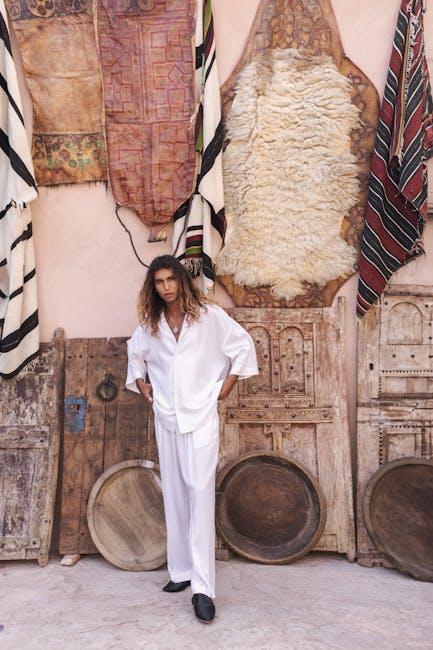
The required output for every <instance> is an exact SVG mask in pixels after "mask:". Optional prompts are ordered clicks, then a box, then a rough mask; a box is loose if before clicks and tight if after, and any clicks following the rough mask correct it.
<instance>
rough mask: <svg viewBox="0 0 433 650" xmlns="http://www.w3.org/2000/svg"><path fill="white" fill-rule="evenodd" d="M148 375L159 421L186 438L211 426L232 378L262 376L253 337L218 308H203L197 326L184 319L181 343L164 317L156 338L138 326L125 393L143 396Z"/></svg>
mask: <svg viewBox="0 0 433 650" xmlns="http://www.w3.org/2000/svg"><path fill="white" fill-rule="evenodd" d="M146 373H147V374H148V376H149V380H150V382H151V384H152V387H153V408H154V413H155V417H157V418H158V420H159V422H160V423H161V425H162V426H163V427H164V428H166V429H168V430H172V429H174V428H176V425H177V427H178V429H179V431H180V432H181V433H187V432H189V431H194V430H196V429H198V428H200V427H201V426H203V425H204V424H205V423H206V421H208V419H209V417H210V416H211V415H212V413H213V412H214V410H215V409H216V406H217V401H218V395H219V392H220V389H221V385H222V383H223V381H224V379H225V378H226V377H227V375H228V374H233V375H238V376H239V378H241V379H245V378H247V377H251V376H252V375H257V374H258V368H257V359H256V351H255V348H254V343H253V341H252V338H251V336H250V335H249V334H248V332H246V331H245V330H244V328H243V327H241V325H239V323H237V322H236V321H235V320H233V318H230V316H229V315H228V314H227V313H226V312H225V311H224V309H222V308H221V307H218V306H217V305H206V306H205V307H202V308H201V310H200V317H199V319H198V321H196V322H193V323H188V321H187V319H186V318H185V320H184V322H183V325H182V330H181V332H180V335H179V339H178V340H177V341H176V337H175V336H174V334H173V332H172V331H171V329H170V327H169V325H168V323H167V321H166V319H165V316H164V313H163V314H162V315H161V319H160V322H159V329H158V335H157V336H152V334H151V330H150V326H149V325H139V326H138V327H137V329H136V330H135V331H134V333H133V335H132V337H131V338H130V339H129V341H128V376H127V380H126V387H127V388H129V389H130V390H133V391H135V392H139V391H138V388H137V385H136V383H135V382H136V380H137V379H139V378H141V379H145V377H146Z"/></svg>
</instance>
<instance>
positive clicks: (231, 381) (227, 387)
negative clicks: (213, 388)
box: [218, 375, 239, 399]
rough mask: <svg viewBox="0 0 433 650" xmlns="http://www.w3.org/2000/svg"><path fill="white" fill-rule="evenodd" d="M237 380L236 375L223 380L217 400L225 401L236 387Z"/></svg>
mask: <svg viewBox="0 0 433 650" xmlns="http://www.w3.org/2000/svg"><path fill="white" fill-rule="evenodd" d="M238 379H239V377H238V375H229V376H228V377H226V379H224V382H223V385H222V386H221V390H220V394H219V395H218V399H225V398H226V397H228V396H229V395H230V393H231V392H232V390H233V388H234V387H235V385H236V382H237V380H238Z"/></svg>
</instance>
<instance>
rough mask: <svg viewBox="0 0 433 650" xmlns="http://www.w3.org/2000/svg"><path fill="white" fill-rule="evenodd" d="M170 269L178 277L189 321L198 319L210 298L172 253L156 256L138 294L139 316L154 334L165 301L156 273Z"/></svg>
mask: <svg viewBox="0 0 433 650" xmlns="http://www.w3.org/2000/svg"><path fill="white" fill-rule="evenodd" d="M162 270H170V271H172V272H173V275H174V276H175V278H176V279H177V282H178V287H179V297H178V300H179V306H180V309H181V311H182V313H183V314H185V317H186V319H187V320H188V322H189V323H192V322H194V321H197V320H198V319H199V316H200V307H202V306H203V305H206V304H209V302H210V301H209V300H208V298H206V296H205V295H204V294H203V293H202V292H201V291H200V290H199V289H197V287H196V286H195V285H194V283H193V280H192V277H191V275H190V274H189V273H188V271H187V270H186V269H185V267H184V266H183V265H182V264H181V263H180V262H179V260H177V259H176V258H175V257H173V256H172V255H160V256H159V257H155V259H154V260H153V261H152V262H151V264H150V266H149V270H148V272H147V276H146V279H145V281H144V284H143V287H142V289H141V291H140V294H139V296H138V305H137V310H138V318H139V320H140V322H142V323H143V324H145V325H150V330H151V333H152V336H157V334H158V324H159V319H160V318H161V314H162V312H163V310H164V304H165V303H164V301H163V299H162V298H160V296H159V295H158V293H157V291H156V289H155V273H156V272H157V271H162Z"/></svg>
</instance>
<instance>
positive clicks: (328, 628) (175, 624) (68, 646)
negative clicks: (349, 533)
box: [0, 554, 433, 650]
mask: <svg viewBox="0 0 433 650" xmlns="http://www.w3.org/2000/svg"><path fill="white" fill-rule="evenodd" d="M0 576H1V577H0V579H1V583H0V584H1V587H0V589H1V594H0V623H1V624H2V625H3V626H4V629H3V631H1V632H0V649H1V650H11V649H14V650H15V649H17V650H39V649H41V650H42V649H43V650H81V649H83V650H141V649H142V648H143V649H145V650H196V649H200V650H201V649H204V650H212V649H221V650H223V649H224V650H225V649H227V650H238V649H239V650H241V649H244V648H245V649H247V648H248V649H250V648H257V649H266V650H267V649H274V648H275V649H280V648H281V649H282V648H285V649H288V650H298V649H299V650H304V649H305V650H322V649H323V650H324V649H328V648H329V649H332V650H339V649H340V648H341V649H342V650H343V649H344V650H367V649H370V648H371V649H374V650H388V649H389V650H400V649H401V650H407V649H409V648H419V649H422V650H433V584H432V583H423V582H418V581H416V580H413V579H411V578H409V577H407V576H404V575H401V574H399V573H397V572H395V571H390V570H386V569H366V568H363V567H360V566H358V565H356V564H350V563H349V562H347V561H346V560H345V559H344V558H343V557H339V556H334V555H325V554H312V555H310V556H308V557H307V558H304V559H303V560H301V561H299V562H297V563H296V564H293V565H286V566H262V565H255V564H251V563H249V562H244V561H242V560H239V559H236V560H232V561H230V562H227V563H226V562H218V563H217V589H218V598H217V600H216V605H217V618H216V619H215V621H214V623H213V624H212V625H203V624H201V623H199V622H198V621H196V619H195V618H194V616H193V613H192V607H191V604H190V592H189V590H187V591H185V592H183V593H181V594H176V595H173V594H165V593H163V592H162V591H161V586H162V585H163V584H164V583H165V581H166V577H167V576H166V571H165V569H161V570H158V571H152V572H149V573H127V572H124V571H121V570H119V569H116V568H114V567H113V566H111V565H110V564H108V563H107V562H105V560H103V559H102V558H99V557H86V558H84V559H82V560H81V561H80V562H79V563H78V564H77V565H76V566H75V567H72V568H69V567H61V566H60V564H59V558H53V559H52V560H51V561H50V563H49V565H48V566H47V567H46V568H44V569H41V568H39V567H38V566H37V565H36V564H34V563H32V562H13V563H0Z"/></svg>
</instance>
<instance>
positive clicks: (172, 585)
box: [162, 580, 191, 594]
mask: <svg viewBox="0 0 433 650" xmlns="http://www.w3.org/2000/svg"><path fill="white" fill-rule="evenodd" d="M190 584H191V581H190V580H185V582H172V581H171V580H170V582H167V584H166V585H165V587H163V588H162V591H166V592H167V593H169V594H177V592H178V591H183V590H184V589H186V588H187V587H189V586H190Z"/></svg>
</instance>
